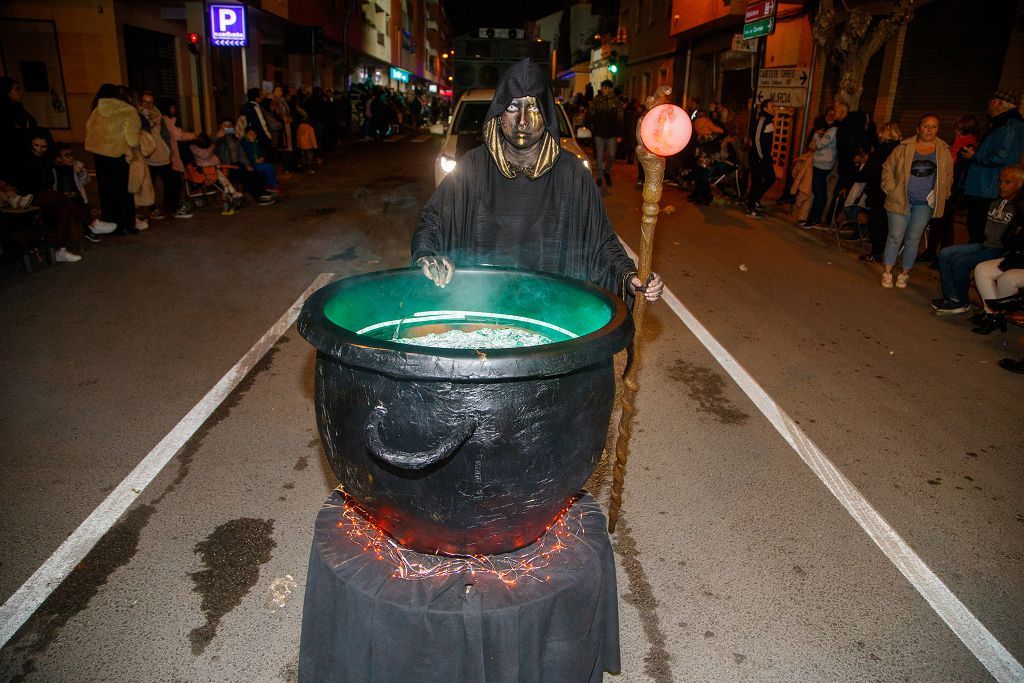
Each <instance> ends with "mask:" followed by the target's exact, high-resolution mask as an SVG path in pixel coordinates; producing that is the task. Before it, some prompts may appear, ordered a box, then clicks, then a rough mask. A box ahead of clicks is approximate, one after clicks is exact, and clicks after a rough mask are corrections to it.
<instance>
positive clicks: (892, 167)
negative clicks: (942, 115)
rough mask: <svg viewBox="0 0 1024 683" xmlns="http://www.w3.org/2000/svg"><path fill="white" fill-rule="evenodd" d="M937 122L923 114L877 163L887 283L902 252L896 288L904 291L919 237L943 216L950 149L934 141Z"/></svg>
mask: <svg viewBox="0 0 1024 683" xmlns="http://www.w3.org/2000/svg"><path fill="white" fill-rule="evenodd" d="M938 132H939V119H938V117H937V116H935V115H934V114H925V115H924V116H922V117H921V119H920V120H919V121H918V124H917V135H912V136H911V137H909V138H907V139H906V140H904V141H903V142H901V143H900V145H899V146H898V147H897V148H896V149H894V150H893V151H892V153H891V154H890V155H889V158H888V159H886V160H885V163H884V164H883V165H882V191H883V192H885V212H886V217H887V218H888V222H889V237H888V239H886V242H885V251H884V252H883V255H882V263H883V265H884V266H885V275H883V276H882V286H883V287H890V286H891V285H886V283H885V282H886V280H885V276H886V275H888V276H889V279H890V281H891V279H892V270H893V266H895V265H896V257H897V255H898V254H899V251H900V248H901V247H902V248H903V264H902V265H903V271H902V272H901V273H900V274H899V275H898V276H897V277H896V287H897V288H899V289H906V287H907V281H908V280H909V279H910V270H911V269H912V268H913V267H914V262H915V260H916V259H917V249H918V245H919V244H920V242H921V235H922V234H923V233H924V229H925V228H926V227H927V226H928V221H930V220H931V219H932V218H939V217H941V216H942V214H943V212H944V210H945V205H946V200H947V199H948V198H949V195H950V191H951V189H952V186H953V157H952V155H951V154H950V152H949V145H947V144H946V143H945V142H943V141H942V140H940V139H939V137H938Z"/></svg>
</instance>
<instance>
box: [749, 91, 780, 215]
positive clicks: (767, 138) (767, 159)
mask: <svg viewBox="0 0 1024 683" xmlns="http://www.w3.org/2000/svg"><path fill="white" fill-rule="evenodd" d="M778 111H779V107H778V105H776V104H775V102H774V101H773V100H765V101H764V102H762V103H761V113H760V114H759V115H758V117H757V122H756V123H755V124H754V134H753V135H752V136H751V139H752V141H753V144H752V145H750V192H748V193H747V215H748V216H752V217H754V218H760V217H761V216H763V215H764V213H763V212H762V210H761V197H763V196H764V193H765V192H767V191H768V188H770V187H771V186H772V184H774V183H775V162H774V161H772V141H773V140H774V137H775V114H776V113H777V112H778Z"/></svg>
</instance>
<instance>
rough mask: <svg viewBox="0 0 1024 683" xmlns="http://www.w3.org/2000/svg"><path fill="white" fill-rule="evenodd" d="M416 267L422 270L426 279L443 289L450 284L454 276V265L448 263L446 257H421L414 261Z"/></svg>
mask: <svg viewBox="0 0 1024 683" xmlns="http://www.w3.org/2000/svg"><path fill="white" fill-rule="evenodd" d="M416 265H418V266H419V267H420V268H422V269H423V274H424V275H425V276H427V279H429V280H433V281H434V284H435V285H437V286H438V287H444V286H445V285H447V284H448V283H449V282H451V281H452V276H453V275H454V274H455V264H454V263H452V262H451V261H449V260H448V257H447V256H421V257H419V258H418V259H416Z"/></svg>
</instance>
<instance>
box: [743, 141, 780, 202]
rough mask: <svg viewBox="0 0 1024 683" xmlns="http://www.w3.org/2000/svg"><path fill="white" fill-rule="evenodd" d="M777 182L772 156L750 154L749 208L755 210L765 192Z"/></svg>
mask: <svg viewBox="0 0 1024 683" xmlns="http://www.w3.org/2000/svg"><path fill="white" fill-rule="evenodd" d="M774 184H775V165H774V164H773V163H772V158H771V157H765V158H764V159H758V158H757V156H755V155H754V154H753V153H751V155H750V192H749V193H748V194H747V208H748V209H750V210H753V209H754V207H756V206H757V203H758V202H760V201H761V197H763V196H764V193H765V192H767V191H768V189H769V188H770V187H771V186H772V185H774Z"/></svg>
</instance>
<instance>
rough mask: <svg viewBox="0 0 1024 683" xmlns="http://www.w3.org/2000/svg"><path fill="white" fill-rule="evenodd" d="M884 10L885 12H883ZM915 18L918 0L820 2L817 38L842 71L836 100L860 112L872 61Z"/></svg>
mask: <svg viewBox="0 0 1024 683" xmlns="http://www.w3.org/2000/svg"><path fill="white" fill-rule="evenodd" d="M880 9H881V11H879V10H880ZM913 18H914V0H892V1H891V2H885V3H881V4H879V3H874V4H870V5H859V6H857V7H854V8H852V9H851V8H850V7H848V6H847V2H845V1H844V0H841V7H840V8H838V9H837V8H836V6H835V3H834V2H833V0H820V2H819V3H818V14H817V16H816V17H815V18H814V27H813V35H814V40H815V41H816V42H817V43H818V46H819V47H820V48H822V49H824V50H825V52H826V54H827V55H828V57H829V60H830V61H831V62H832V63H833V64H834V65H835V66H836V69H837V71H838V83H836V84H835V85H836V86H837V88H836V99H837V100H842V101H843V102H846V103H847V104H848V105H850V108H851V109H856V108H857V107H858V105H859V104H860V96H861V93H862V92H863V91H864V72H865V71H867V68H868V62H870V61H871V57H872V56H874V54H875V53H876V52H878V51H879V50H880V49H882V47H883V46H884V45H885V44H886V42H888V40H889V39H890V38H892V37H893V36H894V35H896V34H897V33H898V32H899V30H900V29H901V28H902V27H903V26H904V25H905V24H906V23H907V22H909V21H910V20H911V19H913Z"/></svg>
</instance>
